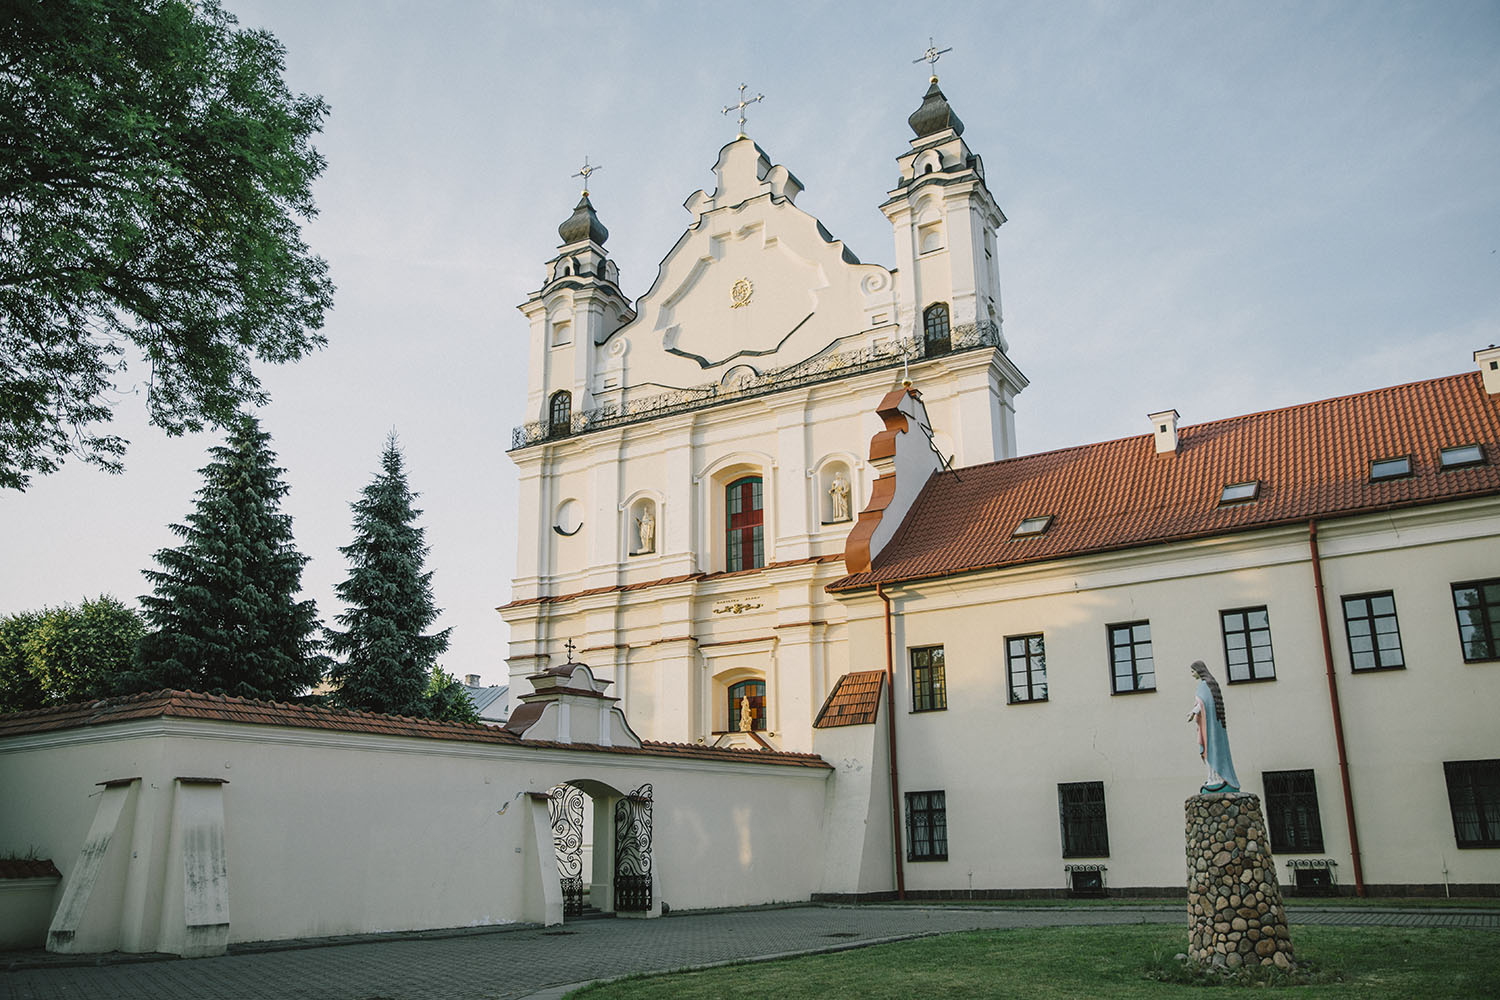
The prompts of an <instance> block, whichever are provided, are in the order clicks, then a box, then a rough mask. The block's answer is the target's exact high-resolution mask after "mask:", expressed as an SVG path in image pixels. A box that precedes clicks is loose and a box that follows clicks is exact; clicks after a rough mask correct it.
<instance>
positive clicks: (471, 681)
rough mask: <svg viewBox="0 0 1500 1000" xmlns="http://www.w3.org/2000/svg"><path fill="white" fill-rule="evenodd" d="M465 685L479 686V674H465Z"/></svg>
mask: <svg viewBox="0 0 1500 1000" xmlns="http://www.w3.org/2000/svg"><path fill="white" fill-rule="evenodd" d="M464 685H465V686H466V687H471V688H477V687H478V686H479V675H478V674H464Z"/></svg>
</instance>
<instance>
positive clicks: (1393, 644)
mask: <svg viewBox="0 0 1500 1000" xmlns="http://www.w3.org/2000/svg"><path fill="white" fill-rule="evenodd" d="M1344 633H1345V634H1346V635H1347V636H1348V637H1349V663H1350V665H1351V666H1352V667H1353V669H1355V670H1399V669H1401V668H1403V667H1405V666H1406V659H1405V658H1404V657H1403V656H1402V655H1401V628H1400V626H1399V625H1397V623H1396V595H1395V594H1393V593H1391V592H1390V591H1389V590H1387V591H1383V592H1381V593H1378V594H1355V595H1354V596H1352V597H1346V598H1344Z"/></svg>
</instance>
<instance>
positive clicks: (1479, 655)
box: [1453, 579, 1500, 663]
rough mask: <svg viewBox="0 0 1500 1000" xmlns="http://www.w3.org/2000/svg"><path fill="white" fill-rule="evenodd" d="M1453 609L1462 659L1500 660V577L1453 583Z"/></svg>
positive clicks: (1477, 661)
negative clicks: (1456, 618)
mask: <svg viewBox="0 0 1500 1000" xmlns="http://www.w3.org/2000/svg"><path fill="white" fill-rule="evenodd" d="M1453 610H1454V612H1455V613H1456V614H1457V615H1458V644H1459V646H1460V647H1461V648H1462V649H1463V652H1464V662H1465V663H1481V662H1483V661H1485V660H1500V579H1495V580H1470V581H1469V582H1467V583H1455V584H1454V585H1453Z"/></svg>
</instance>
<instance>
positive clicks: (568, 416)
mask: <svg viewBox="0 0 1500 1000" xmlns="http://www.w3.org/2000/svg"><path fill="white" fill-rule="evenodd" d="M572 429H573V394H572V393H571V392H569V391H568V390H566V389H559V390H557V391H556V392H554V393H553V394H552V399H551V400H550V401H549V402H548V404H547V436H548V437H562V436H564V435H565V434H567V433H568V432H569V431H571V430H572Z"/></svg>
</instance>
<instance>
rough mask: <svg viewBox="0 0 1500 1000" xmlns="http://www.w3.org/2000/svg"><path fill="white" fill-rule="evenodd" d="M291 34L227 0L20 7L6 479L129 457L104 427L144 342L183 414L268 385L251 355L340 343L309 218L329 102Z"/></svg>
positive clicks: (3, 246) (162, 410)
mask: <svg viewBox="0 0 1500 1000" xmlns="http://www.w3.org/2000/svg"><path fill="white" fill-rule="evenodd" d="M283 54H284V50H283V49H282V47H281V45H280V43H278V42H277V41H276V39H275V37H273V36H272V35H271V34H269V33H267V32H265V31H248V30H242V29H239V28H237V27H236V22H235V19H234V17H233V16H231V15H230V14H228V13H226V12H225V11H224V10H223V9H222V8H220V6H219V4H218V2H217V0H45V2H40V0H24V2H13V3H8V4H6V5H5V11H4V13H3V15H0V487H8V488H14V489H24V488H25V487H26V485H27V484H28V482H29V481H30V477H31V474H33V473H47V472H51V471H53V470H54V469H56V468H57V466H58V465H59V464H60V463H61V462H62V461H63V459H64V458H65V457H66V456H67V455H69V454H70V453H74V454H77V455H78V456H79V457H80V458H81V459H82V460H84V461H86V462H91V463H93V464H95V465H99V466H102V467H104V468H106V469H110V470H112V471H116V470H118V469H119V468H120V467H121V456H122V454H123V452H124V446H125V442H124V441H123V440H121V439H120V438H119V437H117V436H113V435H110V434H108V433H105V431H104V429H102V428H101V425H102V424H103V423H104V422H106V421H107V420H108V419H109V417H110V415H111V410H112V401H111V398H110V396H111V392H112V391H113V390H114V389H115V386H114V379H115V377H116V376H117V375H118V374H119V373H120V372H121V371H122V369H123V368H124V366H125V365H126V364H127V363H128V362H129V361H130V360H131V358H130V357H129V356H128V355H129V354H131V353H137V352H138V354H139V357H140V359H141V360H142V361H143V363H144V368H145V375H144V376H143V381H144V383H145V384H144V392H145V402H146V407H147V410H148V412H149V415H150V418H151V421H152V422H153V423H154V424H156V425H158V426H160V427H161V428H163V429H164V430H166V431H167V433H169V434H178V433H181V432H183V431H186V430H200V429H202V428H203V427H204V426H206V425H209V424H213V425H220V426H222V425H224V424H225V423H226V422H227V421H230V420H232V419H233V418H234V415H235V414H236V413H237V412H238V411H239V410H240V409H242V408H243V407H244V406H246V405H248V404H257V405H258V404H259V403H261V402H263V401H264V398H265V397H264V394H263V393H262V391H261V389H260V383H259V381H258V380H257V378H256V375H255V372H254V370H253V368H252V361H254V360H260V361H264V362H271V363H282V362H287V361H292V360H295V359H297V358H299V357H301V356H302V355H304V354H306V353H307V352H308V351H310V350H312V349H314V348H316V347H318V346H321V345H322V344H323V343H324V338H323V337H322V335H321V334H319V333H317V332H316V331H317V330H318V328H319V327H321V326H322V323H323V313H324V310H326V309H327V308H329V307H330V305H331V303H332V294H333V286H332V284H331V283H330V282H329V280H328V275H327V265H326V264H325V262H324V261H323V260H322V259H321V258H319V257H317V256H316V255H314V254H313V253H311V252H310V251H309V249H308V247H307V246H306V244H304V243H303V241H302V238H301V233H300V229H299V224H298V219H299V217H300V218H310V217H311V216H312V215H313V214H314V207H313V199H312V192H311V184H312V181H313V179H314V178H315V177H317V175H318V174H319V173H320V172H321V171H322V169H323V165H324V161H323V158H322V156H320V155H319V154H318V152H317V151H316V150H315V149H314V148H313V147H312V145H311V139H312V136H313V135H314V133H316V132H317V131H318V130H319V129H320V128H321V127H322V122H323V119H324V117H325V116H326V115H327V113H328V108H327V105H325V104H324V102H323V100H322V98H320V97H309V96H307V95H294V94H292V93H291V92H290V91H289V90H288V89H287V86H286V84H285V83H284V82H283V80H282V69H283ZM131 345H133V350H131V351H127V348H128V347H130V346H131Z"/></svg>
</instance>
